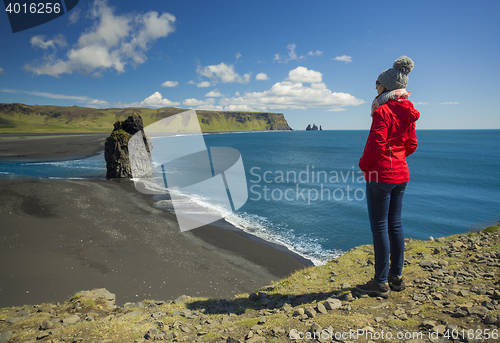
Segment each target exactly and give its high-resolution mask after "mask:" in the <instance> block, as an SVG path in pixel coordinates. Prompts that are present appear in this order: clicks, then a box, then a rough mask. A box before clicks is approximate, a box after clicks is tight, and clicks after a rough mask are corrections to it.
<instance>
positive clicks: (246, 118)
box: [0, 103, 292, 133]
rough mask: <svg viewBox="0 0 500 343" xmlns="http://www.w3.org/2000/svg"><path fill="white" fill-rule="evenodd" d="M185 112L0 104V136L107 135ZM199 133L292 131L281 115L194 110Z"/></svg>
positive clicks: (172, 109)
mask: <svg viewBox="0 0 500 343" xmlns="http://www.w3.org/2000/svg"><path fill="white" fill-rule="evenodd" d="M183 111H186V109H182V108H176V107H165V108H158V109H151V108H144V107H129V108H106V109H99V108H88V107H79V106H67V107H64V106H38V105H24V104H19V103H13V104H0V133H52V132H111V131H112V130H113V124H114V123H115V122H116V121H119V120H124V119H126V118H127V117H128V116H129V115H131V114H132V113H134V112H137V113H139V114H140V115H141V117H142V119H143V122H144V126H148V125H149V124H152V123H154V122H156V121H158V120H161V119H163V118H166V117H169V116H171V115H174V114H177V113H180V112H183ZM196 113H197V114H198V118H199V119H200V125H201V129H202V131H203V132H218V131H229V132H230V131H269V130H292V128H291V127H290V126H289V125H288V123H287V121H286V119H285V116H284V115H283V113H269V112H229V111H205V110H196Z"/></svg>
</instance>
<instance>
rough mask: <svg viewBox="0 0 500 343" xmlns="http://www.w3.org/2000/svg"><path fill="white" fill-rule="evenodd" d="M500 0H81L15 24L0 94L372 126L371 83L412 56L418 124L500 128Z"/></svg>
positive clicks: (3, 22) (6, 36)
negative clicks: (36, 22)
mask: <svg viewBox="0 0 500 343" xmlns="http://www.w3.org/2000/svg"><path fill="white" fill-rule="evenodd" d="M499 13H500V2H498V1H475V2H473V1H413V2H398V3H394V5H393V6H391V5H388V4H387V3H384V2H377V1H326V0H321V1H320V0H318V1H294V0H287V1H279V0H272V1H270V0H267V1H256V0H253V1H234V0H233V1H217V0H215V1H190V0H183V1H164V0H145V1H129V0H108V1H105V0H80V3H79V4H78V5H77V6H76V7H75V8H74V9H73V10H72V11H70V12H69V13H68V14H66V15H64V16H61V17H59V18H57V19H55V20H53V21H51V22H48V23H46V24H43V25H41V26H38V27H35V28H32V29H28V30H25V31H22V32H18V33H15V34H13V33H12V31H11V29H10V26H9V23H8V18H7V14H6V13H5V12H4V13H2V14H0V45H1V46H2V52H1V53H0V103H14V102H18V103H24V104H29V105H35V104H38V105H60V106H69V105H77V106H89V107H100V108H109V107H128V106H147V107H151V108H159V107H168V106H175V107H181V108H186V109H187V108H195V109H210V110H242V111H252V110H253V111H269V112H278V113H284V114H285V117H286V118H287V120H288V122H289V124H290V125H291V126H292V128H294V129H304V128H305V127H306V126H307V124H312V123H315V124H317V125H322V126H323V128H324V129H368V128H369V127H370V123H371V118H370V104H371V102H372V100H373V98H374V96H375V95H376V91H375V80H376V79H377V77H378V75H379V74H380V72H382V71H383V70H385V69H387V68H390V67H392V63H393V62H394V60H395V59H396V58H398V57H399V56H402V55H407V56H409V57H411V58H412V59H413V61H414V62H415V68H414V69H413V71H412V72H411V73H410V75H409V84H408V88H407V89H408V91H410V92H411V93H412V95H411V96H410V100H412V101H413V102H414V104H415V107H416V108H417V109H418V110H419V111H420V112H421V119H420V120H419V121H418V123H417V127H418V128H420V129H442V128H495V129H500V113H499V112H500V111H499V110H498V105H497V96H498V94H500V87H499V86H498V83H499V80H500V66H499V65H500V64H499V62H498V59H499V55H500V54H499V52H500V44H499V43H498V42H499V38H498V36H499V34H500V22H499V21H498V14H499Z"/></svg>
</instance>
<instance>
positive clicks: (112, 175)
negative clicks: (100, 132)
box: [104, 113, 153, 179]
mask: <svg viewBox="0 0 500 343" xmlns="http://www.w3.org/2000/svg"><path fill="white" fill-rule="evenodd" d="M139 131H140V132H141V133H142V134H141V135H137V136H134V135H135V134H136V133H137V132H139ZM132 137H134V139H132ZM132 144H135V147H137V149H134V151H135V152H137V153H136V154H135V155H134V158H133V159H132V160H131V159H130V154H129V150H130V149H129V146H132ZM152 148H153V144H152V141H151V139H150V138H149V137H147V136H146V135H145V133H144V124H143V123H142V118H141V116H140V115H139V114H138V113H134V114H131V115H130V116H129V117H128V118H127V119H125V120H124V121H117V122H116V123H115V124H114V129H113V131H112V132H111V135H110V136H109V137H108V138H106V142H105V143H104V158H105V160H106V168H107V173H106V178H107V179H116V178H118V179H124V178H131V177H133V176H135V177H149V176H151V174H152V170H153V169H152V163H151V150H152ZM132 170H134V174H135V175H133V173H132Z"/></svg>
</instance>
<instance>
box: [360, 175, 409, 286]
mask: <svg viewBox="0 0 500 343" xmlns="http://www.w3.org/2000/svg"><path fill="white" fill-rule="evenodd" d="M406 184H407V183H406V182H405V183H397V184H391V183H384V182H370V181H367V182H366V199H367V203H368V216H369V217H370V226H371V230H372V235H373V248H374V252H375V276H374V278H373V279H374V280H375V281H376V282H378V283H385V282H387V278H388V275H389V273H390V274H391V275H392V276H401V274H402V272H403V262H404V251H405V237H404V233H403V225H402V223H401V212H402V209H403V195H404V192H405V189H406Z"/></svg>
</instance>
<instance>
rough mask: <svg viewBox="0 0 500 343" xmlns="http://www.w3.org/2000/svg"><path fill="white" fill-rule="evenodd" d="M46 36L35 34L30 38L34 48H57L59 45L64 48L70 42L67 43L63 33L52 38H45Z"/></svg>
mask: <svg viewBox="0 0 500 343" xmlns="http://www.w3.org/2000/svg"><path fill="white" fill-rule="evenodd" d="M45 38H46V36H44V35H38V36H33V37H31V39H30V43H31V46H32V47H33V48H42V49H43V50H47V49H48V48H52V49H54V50H57V47H59V48H64V47H65V46H67V45H68V44H67V43H66V38H64V36H63V35H62V34H58V35H57V36H54V38H53V39H51V40H45Z"/></svg>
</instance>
